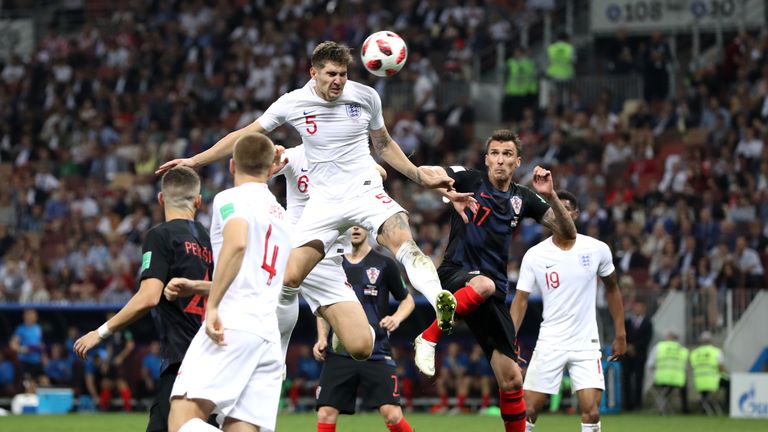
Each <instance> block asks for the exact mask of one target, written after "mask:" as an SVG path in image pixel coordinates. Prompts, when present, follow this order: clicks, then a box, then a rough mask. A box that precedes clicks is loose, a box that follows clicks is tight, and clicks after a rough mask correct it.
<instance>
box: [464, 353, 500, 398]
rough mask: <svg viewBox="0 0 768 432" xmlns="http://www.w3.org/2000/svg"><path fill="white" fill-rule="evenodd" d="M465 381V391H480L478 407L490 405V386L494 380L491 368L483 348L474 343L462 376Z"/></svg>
mask: <svg viewBox="0 0 768 432" xmlns="http://www.w3.org/2000/svg"><path fill="white" fill-rule="evenodd" d="M464 379H465V380H466V381H467V384H466V387H467V391H468V392H470V391H473V390H478V391H479V392H480V397H481V402H480V409H481V410H484V409H486V408H488V407H489V406H490V405H491V388H492V386H493V384H494V382H495V380H496V379H495V378H494V374H493V369H491V364H490V363H488V359H487V358H485V354H484V353H483V348H482V347H481V346H480V345H475V346H474V347H473V348H472V353H471V354H470V356H469V365H468V366H467V375H466V376H465V377H464Z"/></svg>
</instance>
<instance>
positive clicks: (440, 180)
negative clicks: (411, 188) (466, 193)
mask: <svg viewBox="0 0 768 432" xmlns="http://www.w3.org/2000/svg"><path fill="white" fill-rule="evenodd" d="M371 142H372V143H373V149H374V151H376V154H378V155H379V156H381V158H382V159H384V161H386V162H387V163H388V164H389V165H390V166H391V167H392V168H394V169H396V170H397V171H399V172H400V173H402V174H403V175H404V176H406V177H408V178H409V179H411V180H412V181H413V182H414V183H416V184H419V185H421V186H424V187H428V188H430V189H437V188H447V189H449V190H450V189H452V186H453V179H452V178H450V177H448V176H447V175H445V171H443V174H442V175H440V174H439V173H437V172H436V171H434V170H432V169H427V168H426V167H418V168H417V167H416V165H414V164H413V163H412V162H411V161H410V160H409V159H408V157H407V156H405V153H403V150H402V149H400V146H399V145H397V143H396V142H395V140H393V139H392V137H391V136H389V132H387V128H386V127H382V128H381V129H376V130H371Z"/></svg>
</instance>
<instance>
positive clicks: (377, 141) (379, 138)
mask: <svg viewBox="0 0 768 432" xmlns="http://www.w3.org/2000/svg"><path fill="white" fill-rule="evenodd" d="M390 141H392V138H391V137H390V136H389V132H387V130H386V129H381V130H378V131H375V132H371V143H372V144H373V150H374V151H375V152H376V153H377V154H379V155H380V154H382V153H383V152H384V151H386V149H387V146H389V143H390Z"/></svg>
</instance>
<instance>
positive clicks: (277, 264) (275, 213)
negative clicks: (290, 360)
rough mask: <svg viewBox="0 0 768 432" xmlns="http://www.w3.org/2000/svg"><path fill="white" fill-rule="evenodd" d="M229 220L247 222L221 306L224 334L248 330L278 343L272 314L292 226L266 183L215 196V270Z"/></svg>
mask: <svg viewBox="0 0 768 432" xmlns="http://www.w3.org/2000/svg"><path fill="white" fill-rule="evenodd" d="M233 219H244V220H245V221H246V222H248V239H247V243H246V248H245V256H244V257H243V263H242V266H241V267H240V272H239V273H238V274H237V277H235V279H234V280H233V281H232V285H230V287H229V289H228V290H227V292H226V293H225V294H224V298H223V299H222V300H221V304H220V305H219V312H220V314H221V321H222V323H223V324H224V328H225V329H227V328H229V329H236V330H242V331H248V332H251V333H255V334H258V335H259V336H260V337H263V338H264V339H266V340H269V341H273V342H277V343H279V342H280V332H279V330H278V327H277V315H276V314H275V309H276V308H277V297H278V295H279V294H280V288H281V287H282V286H283V276H284V275H285V265H286V262H288V255H290V253H291V225H290V224H289V223H288V218H287V216H286V213H285V209H283V207H282V206H281V205H280V203H278V202H277V200H276V199H275V196H274V195H272V192H270V191H269V189H268V188H267V185H266V184H264V183H245V184H242V185H240V186H237V187H233V188H231V189H227V190H224V191H222V192H219V193H218V194H216V197H214V199H213V220H212V221H211V246H212V247H213V256H214V263H215V264H217V265H216V267H214V268H216V269H218V268H219V266H218V264H219V253H220V252H221V246H222V242H223V240H224V238H223V233H224V226H225V225H226V223H227V222H228V221H230V220H233ZM213 277H214V279H215V278H216V270H214V276H213Z"/></svg>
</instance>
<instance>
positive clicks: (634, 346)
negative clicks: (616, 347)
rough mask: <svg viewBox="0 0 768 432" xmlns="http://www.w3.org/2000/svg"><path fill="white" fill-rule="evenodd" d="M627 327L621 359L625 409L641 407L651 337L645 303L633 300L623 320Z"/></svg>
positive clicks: (651, 327) (651, 329)
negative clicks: (630, 309) (624, 352)
mask: <svg viewBox="0 0 768 432" xmlns="http://www.w3.org/2000/svg"><path fill="white" fill-rule="evenodd" d="M625 328H626V329H627V353H626V355H625V356H624V358H623V359H622V362H621V364H622V368H623V373H622V382H623V386H622V388H623V389H624V401H625V402H624V408H625V409H626V410H627V411H632V410H636V409H642V407H643V383H644V378H645V362H646V359H647V358H648V349H649V346H650V344H651V338H652V337H653V324H652V323H651V319H650V318H649V317H648V316H646V306H645V303H643V302H639V301H635V303H633V304H632V312H631V314H630V315H629V316H628V317H627V319H626V320H625Z"/></svg>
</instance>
